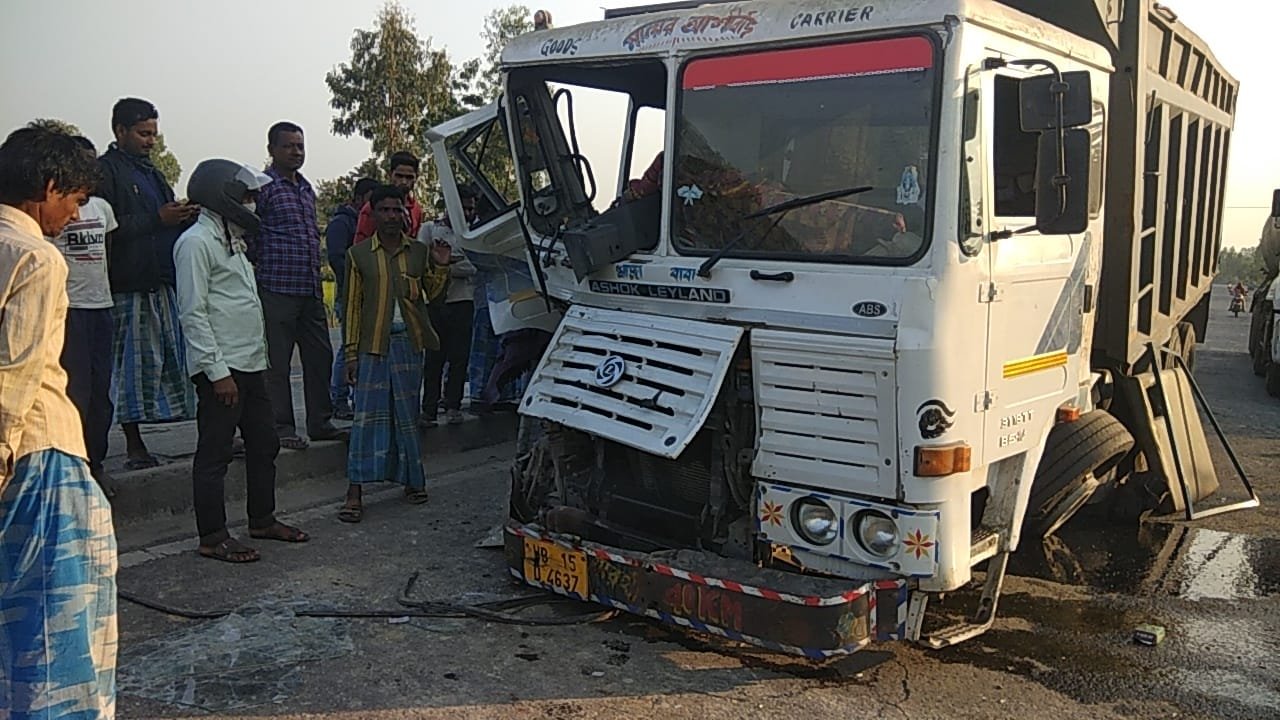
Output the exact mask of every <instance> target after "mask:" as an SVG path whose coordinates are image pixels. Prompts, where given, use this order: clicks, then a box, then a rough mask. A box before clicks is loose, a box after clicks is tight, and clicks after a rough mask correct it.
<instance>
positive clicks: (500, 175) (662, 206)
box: [432, 0, 1257, 659]
mask: <svg viewBox="0 0 1280 720" xmlns="http://www.w3.org/2000/svg"><path fill="white" fill-rule="evenodd" d="M502 62H503V71H504V82H505V90H504V93H503V95H502V97H501V100H500V101H499V102H497V103H495V104H494V105H493V106H491V107H488V108H485V109H482V110H479V111H476V112H474V113H471V114H469V115H467V116H464V117H461V118H457V119H455V120H453V121H450V122H448V123H446V124H444V125H442V126H440V127H437V128H435V129H434V130H433V132H432V139H433V154H434V156H435V161H436V163H437V165H438V169H439V171H440V176H441V179H442V188H443V194H444V197H445V201H446V205H447V207H448V210H449V214H450V217H451V219H452V223H453V226H454V227H455V228H460V227H466V226H467V221H466V219H465V217H464V212H463V209H462V202H461V195H460V191H459V188H460V187H462V186H467V187H469V188H471V189H472V191H474V192H476V193H477V194H478V198H479V201H478V208H479V217H478V218H476V219H475V220H474V221H473V222H471V223H470V226H469V228H468V229H466V230H464V231H462V232H461V233H459V236H460V238H461V242H462V243H463V246H464V247H465V248H466V249H467V250H468V251H469V252H471V253H473V254H474V255H475V257H478V258H484V259H485V265H486V266H487V269H488V272H489V273H491V282H490V286H489V293H490V294H489V300H490V310H491V314H492V319H493V322H494V327H495V329H496V330H497V331H498V332H500V333H502V332H507V331H511V330H517V329H528V328H536V329H537V330H536V332H542V333H543V334H544V335H543V337H544V341H545V342H546V344H547V346H546V350H545V352H544V353H543V354H542V356H541V360H540V361H539V362H538V364H537V366H536V369H535V370H534V372H533V374H532V377H531V380H530V381H529V385H528V389H527V391H526V392H525V394H524V396H523V398H522V400H521V402H520V413H521V415H522V420H521V422H522V426H521V447H520V453H519V457H518V458H516V461H515V463H514V466H513V470H512V484H511V498H510V518H509V521H508V523H507V525H506V528H505V532H506V534H505V552H506V558H507V561H508V565H509V567H510V570H511V572H512V574H513V575H515V576H516V577H518V578H520V579H522V580H523V581H524V582H526V583H529V584H531V585H535V586H538V587H541V588H545V589H547V590H551V591H555V592H558V593H562V594H566V595H571V596H574V597H579V598H582V599H586V600H590V601H594V602H597V603H601V604H604V605H607V606H610V607H615V608H619V609H623V610H626V611H629V612H634V613H638V614H641V615H646V616H649V617H652V618H655V619H658V620H661V621H663V622H667V623H673V624H677V625H680V626H684V627H687V628H692V629H695V630H698V631H702V632H707V633H713V634H716V635H720V636H723V637H727V638H731V639H734V640H739V641H744V642H749V643H754V644H757V645H760V646H764V647H768V648H773V649H776V650H781V651H785V652H791V653H796V654H801V655H804V656H807V657H810V658H815V659H821V658H826V657H831V656H834V655H840V654H844V653H849V652H852V651H854V650H857V649H859V648H861V647H863V646H865V645H866V644H867V643H869V642H872V641H875V640H878V639H879V640H884V639H907V640H912V641H921V642H925V643H927V644H929V645H931V646H934V647H941V646H945V645H949V644H952V643H955V642H959V641H961V640H964V639H966V638H970V637H973V636H974V635H977V634H979V633H981V632H983V631H984V630H985V629H987V628H989V627H990V625H991V623H992V620H993V618H994V617H995V612H996V605H997V600H998V598H999V594H1000V588H1001V583H1002V581H1003V579H1004V576H1005V569H1006V566H1007V562H1008V559H1009V555H1010V553H1011V552H1013V551H1014V550H1015V549H1016V548H1017V547H1018V544H1019V542H1020V540H1021V541H1024V542H1026V541H1036V540H1038V539H1039V537H1040V536H1043V535H1045V534H1047V533H1052V532H1053V531H1054V530H1055V529H1056V528H1057V527H1058V526H1060V525H1061V524H1062V523H1063V522H1065V521H1066V520H1067V519H1069V518H1070V517H1071V516H1072V515H1073V514H1074V513H1075V512H1076V511H1077V510H1078V509H1079V508H1080V507H1081V506H1082V505H1084V504H1085V503H1086V502H1089V501H1090V500H1091V498H1092V499H1093V500H1094V501H1100V502H1106V503H1112V504H1115V505H1117V506H1120V505H1125V504H1127V505H1131V506H1133V507H1135V508H1138V509H1146V510H1154V511H1157V512H1179V513H1182V514H1183V516H1185V517H1187V518H1194V517H1198V516H1201V515H1202V514H1204V513H1205V512H1221V511H1225V510H1229V509H1234V508H1241V507H1248V506H1252V505H1256V503H1257V499H1256V496H1254V495H1253V493H1252V490H1251V489H1249V490H1248V492H1249V496H1250V497H1249V499H1247V500H1244V501H1241V502H1235V503H1231V504H1221V503H1219V504H1218V505H1217V506H1216V507H1214V508H1213V509H1212V510H1210V511H1206V510H1205V509H1204V508H1205V507H1206V505H1205V503H1204V502H1203V501H1204V500H1205V499H1206V498H1207V497H1208V496H1209V495H1211V494H1212V493H1214V492H1215V491H1216V490H1217V488H1218V477H1217V474H1216V473H1215V471H1214V467H1213V464H1212V461H1211V458H1210V454H1209V449H1208V448H1209V445H1208V442H1207V437H1206V432H1205V427H1204V426H1203V425H1202V413H1205V414H1204V415H1203V417H1207V418H1209V419H1210V420H1212V416H1211V415H1209V414H1207V408H1203V407H1202V406H1203V399H1202V398H1200V397H1199V394H1198V391H1197V390H1196V389H1195V386H1194V383H1193V382H1192V381H1191V378H1190V372H1189V366H1190V364H1191V360H1192V357H1193V350H1194V347H1195V344H1196V340H1197V338H1203V337H1204V336H1205V331H1206V327H1205V326H1206V322H1207V318H1208V313H1207V310H1208V303H1209V291H1210V285H1211V282H1212V279H1213V277H1214V274H1215V272H1216V266H1217V256H1218V246H1219V237H1220V235H1221V228H1222V213H1223V202H1222V198H1223V193H1224V179H1225V176H1226V168H1227V156H1228V148H1229V146H1230V142H1231V131H1232V126H1233V118H1234V113H1235V107H1236V97H1237V90H1238V85H1237V83H1236V81H1235V80H1234V79H1233V78H1232V77H1231V76H1230V75H1229V74H1228V73H1227V72H1226V70H1224V69H1223V68H1222V67H1221V65H1220V64H1219V63H1218V62H1217V61H1216V60H1215V58H1214V56H1213V54H1212V53H1211V52H1210V51H1209V49H1208V48H1207V47H1205V45H1204V44H1203V43H1202V42H1201V41H1200V40H1199V39H1198V38H1197V37H1196V36H1195V35H1194V34H1192V33H1191V32H1190V31H1189V30H1188V29H1187V28H1185V27H1184V26H1182V25H1181V24H1180V23H1179V22H1178V20H1177V17H1176V16H1175V15H1174V13H1173V12H1171V11H1169V10H1168V9H1166V8H1163V7H1161V6H1160V5H1158V4H1154V3H1151V2H1149V0H1129V1H1127V2H1110V1H1109V0H1096V2H1095V1H1094V0H1072V1H1071V2H1053V3H1047V2H1038V1H1035V0H1006V1H1003V2H996V1H995V0H866V2H833V1H831V0H823V1H815V0H771V1H768V2H764V1H760V2H712V3H702V4H698V3H669V4H666V5H661V6H653V7H647V8H632V9H627V10H618V11H609V12H606V16H605V19H604V20H603V21H600V22H593V23H588V24H583V25H578V26H573V27H565V28H558V29H553V30H545V31H538V32H533V33H529V34H527V35H524V36H521V37H518V38H516V39H514V40H512V41H511V43H510V44H509V45H508V47H507V48H506V50H505V52H504V53H503V58H502ZM602 96H608V97H610V98H613V99H615V100H619V99H620V101H621V104H620V105H618V106H617V107H621V108H622V110H621V111H620V112H617V113H616V114H615V115H610V116H609V117H608V118H606V117H605V116H604V115H601V114H595V113H592V114H588V113H587V112H586V111H584V110H583V107H584V106H585V105H586V104H587V103H588V102H595V101H596V100H595V99H598V98H599V97H602ZM589 98H590V100H589ZM575 105H577V107H575ZM609 118H612V120H609ZM601 138H606V139H608V140H609V141H610V142H611V143H612V144H611V145H610V144H608V143H602V142H601ZM602 146H604V147H609V148H612V150H608V151H605V152H601V151H600V150H599V148H600V147H602ZM658 151H660V152H658ZM655 152H657V156H656V157H655V156H654V154H655ZM1198 406H1199V407H1200V409H1199V410H1198V409H1197V408H1198ZM1215 426H1216V423H1215ZM1219 434H1220V433H1219ZM1232 457H1234V456H1232ZM1236 470H1237V471H1239V467H1238V463H1237V464H1236ZM1241 478H1242V479H1243V473H1241ZM1245 485H1246V488H1248V484H1247V481H1246V482H1245ZM983 566H985V576H984V577H985V579H984V584H983V585H982V592H981V596H980V600H979V601H978V607H977V608H976V609H975V610H974V613H973V615H972V618H971V619H970V620H969V621H967V622H964V623H962V624H960V625H955V626H951V627H946V628H942V629H938V630H936V631H929V630H927V629H926V628H925V627H924V617H925V608H926V604H927V600H928V598H929V597H930V596H931V595H932V594H935V593H943V592H949V591H954V590H956V589H958V588H961V587H964V586H966V585H967V584H969V583H971V582H972V581H973V580H974V572H975V570H976V569H977V570H980V569H982V568H983Z"/></svg>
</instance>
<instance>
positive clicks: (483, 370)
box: [467, 271, 499, 403]
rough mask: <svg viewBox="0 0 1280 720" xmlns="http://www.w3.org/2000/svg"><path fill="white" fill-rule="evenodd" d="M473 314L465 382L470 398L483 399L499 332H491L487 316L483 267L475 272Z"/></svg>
mask: <svg viewBox="0 0 1280 720" xmlns="http://www.w3.org/2000/svg"><path fill="white" fill-rule="evenodd" d="M474 282H475V286H474V287H475V289H474V291H473V292H472V298H473V299H474V300H475V307H476V309H475V315H474V317H473V319H472V323H471V353H470V354H469V355H468V357H467V384H468V387H469V388H470V391H469V394H470V396H471V402H473V403H480V402H483V399H482V398H483V396H484V388H485V386H486V385H488V384H489V373H491V372H493V366H494V365H495V364H496V363H497V362H498V350H499V345H498V336H496V335H494V334H493V323H492V321H490V319H489V296H488V292H487V291H488V287H487V286H488V283H487V279H486V277H485V273H484V272H483V271H478V272H477V273H476V276H475V281H474Z"/></svg>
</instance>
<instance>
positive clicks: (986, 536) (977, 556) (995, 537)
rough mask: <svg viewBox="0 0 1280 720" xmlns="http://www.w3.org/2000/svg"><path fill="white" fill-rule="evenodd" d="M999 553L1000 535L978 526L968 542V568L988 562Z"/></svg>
mask: <svg viewBox="0 0 1280 720" xmlns="http://www.w3.org/2000/svg"><path fill="white" fill-rule="evenodd" d="M999 551H1000V533H998V532H996V531H995V530H992V529H991V528H988V527H982V526H978V527H977V528H976V529H975V530H974V531H973V535H972V536H971V538H970V540H969V566H970V567H973V566H974V565H977V564H978V563H980V562H982V561H984V560H990V559H991V558H993V557H995V555H996V553H997V552H999Z"/></svg>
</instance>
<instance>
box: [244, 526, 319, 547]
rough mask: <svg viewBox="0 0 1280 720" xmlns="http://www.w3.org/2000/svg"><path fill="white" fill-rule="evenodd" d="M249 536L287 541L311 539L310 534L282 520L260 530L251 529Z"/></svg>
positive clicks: (258, 538)
mask: <svg viewBox="0 0 1280 720" xmlns="http://www.w3.org/2000/svg"><path fill="white" fill-rule="evenodd" d="M249 537H251V538H254V539H255V540H279V541H280V542H287V543H304V542H306V541H308V540H310V539H311V536H310V535H308V534H306V533H304V532H302V531H301V530H299V529H298V528H296V527H290V526H288V525H285V524H284V523H282V522H277V523H276V524H275V525H272V526H270V527H265V528H260V529H258V530H254V529H250V530H249Z"/></svg>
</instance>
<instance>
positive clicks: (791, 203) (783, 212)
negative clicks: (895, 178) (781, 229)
mask: <svg viewBox="0 0 1280 720" xmlns="http://www.w3.org/2000/svg"><path fill="white" fill-rule="evenodd" d="M871 189H872V188H871V186H870V185H859V186H857V187H851V188H843V189H841V190H828V191H827V192H823V193H817V194H815V195H805V196H804V197H798V198H792V199H790V200H784V201H782V202H780V203H777V204H774V205H770V206H768V207H764V208H760V209H759V210H756V211H754V212H750V213H747V214H746V215H743V216H742V219H743V220H754V219H756V218H762V217H768V216H769V215H778V217H777V219H776V220H774V221H773V224H772V225H770V226H769V229H768V230H765V232H764V235H762V236H761V237H760V240H761V241H762V242H763V241H764V239H765V238H767V237H769V233H771V232H773V229H774V228H776V227H778V223H780V222H782V219H783V218H784V217H786V216H787V213H788V212H790V211H792V210H795V209H796V208H802V207H805V206H807V205H817V204H818V203H820V202H826V201H827V200H837V199H839V198H842V197H848V196H849V195H857V194H858V193H864V192H866V191H868V190H871ZM746 236H747V231H746V230H743V231H742V232H740V233H738V235H737V237H735V238H734V239H732V240H730V241H729V242H727V243H725V244H724V246H723V247H721V248H720V249H719V250H717V251H716V252H715V254H713V255H712V256H711V257H709V258H707V259H706V260H704V261H703V263H702V265H701V266H699V267H698V277H702V278H709V277H711V268H713V267H715V266H716V263H718V262H720V259H721V258H723V257H724V256H725V253H727V252H729V251H730V250H732V249H734V248H735V247H737V245H738V243H740V242H742V239H743V238H744V237H746Z"/></svg>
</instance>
